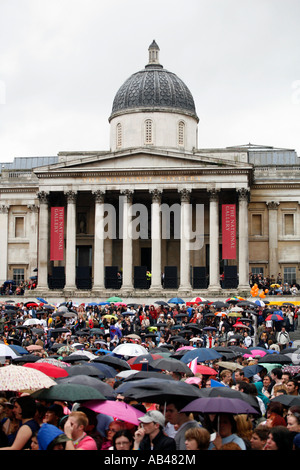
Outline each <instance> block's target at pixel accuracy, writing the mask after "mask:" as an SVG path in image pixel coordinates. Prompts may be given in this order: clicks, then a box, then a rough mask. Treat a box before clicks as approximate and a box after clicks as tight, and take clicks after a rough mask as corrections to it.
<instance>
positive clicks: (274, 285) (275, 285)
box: [270, 284, 280, 287]
mask: <svg viewBox="0 0 300 470" xmlns="http://www.w3.org/2000/svg"><path fill="white" fill-rule="evenodd" d="M270 287H280V284H271V285H270Z"/></svg>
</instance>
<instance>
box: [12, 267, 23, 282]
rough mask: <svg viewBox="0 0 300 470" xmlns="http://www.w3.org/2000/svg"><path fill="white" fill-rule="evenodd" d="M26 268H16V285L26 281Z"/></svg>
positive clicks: (14, 270) (14, 278)
mask: <svg viewBox="0 0 300 470" xmlns="http://www.w3.org/2000/svg"><path fill="white" fill-rule="evenodd" d="M24 279H25V277H24V268H14V269H13V280H14V281H16V284H17V285H18V284H20V282H22V281H24Z"/></svg>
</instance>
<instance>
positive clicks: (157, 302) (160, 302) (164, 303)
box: [154, 300, 169, 307]
mask: <svg viewBox="0 0 300 470" xmlns="http://www.w3.org/2000/svg"><path fill="white" fill-rule="evenodd" d="M154 303H155V304H157V305H165V306H166V307H169V304H168V303H167V302H165V301H164V300H157V301H156V302H154Z"/></svg>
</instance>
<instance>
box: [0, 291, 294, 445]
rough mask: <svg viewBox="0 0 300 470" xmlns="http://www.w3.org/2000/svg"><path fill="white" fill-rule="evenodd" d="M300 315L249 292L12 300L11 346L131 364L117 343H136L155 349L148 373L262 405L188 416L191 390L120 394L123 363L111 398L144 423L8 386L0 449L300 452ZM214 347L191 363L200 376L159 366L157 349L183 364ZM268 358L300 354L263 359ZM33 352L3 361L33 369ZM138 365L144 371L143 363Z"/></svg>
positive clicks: (0, 332)
mask: <svg viewBox="0 0 300 470" xmlns="http://www.w3.org/2000/svg"><path fill="white" fill-rule="evenodd" d="M41 300H43V299H41ZM298 312H299V306H298V304H297V302H294V303H291V302H286V303H283V305H281V306H280V307H279V306H278V305H277V306H276V305H275V306H272V305H269V304H268V303H265V304H264V303H262V302H258V303H255V301H254V299H251V300H245V299H240V298H230V299H227V300H226V302H219V301H218V302H217V301H216V302H210V301H197V302H196V303H193V302H186V303H183V304H173V305H170V304H168V303H166V302H164V301H157V302H155V303H153V304H152V305H145V304H142V305H139V304H134V303H131V304H130V303H127V304H125V303H123V302H113V303H111V302H110V303H108V302H103V303H102V304H100V303H96V302H91V303H89V304H80V305H78V304H76V303H74V302H72V301H68V302H65V303H63V304H61V305H51V304H48V303H46V302H45V301H43V302H42V301H40V300H39V301H37V302H26V303H23V302H18V303H16V302H2V304H1V310H0V341H1V343H2V344H5V345H8V346H11V347H12V348H13V347H14V346H15V347H16V346H17V347H19V348H23V349H24V350H26V352H28V351H30V352H31V353H32V354H31V355H34V356H36V360H41V359H43V360H46V361H47V360H49V362H51V360H53V361H59V362H60V363H61V366H62V367H65V369H66V370H68V368H69V367H72V366H71V365H70V364H87V362H92V363H94V362H95V359H97V358H107V357H118V358H121V359H122V360H124V361H127V363H128V364H131V365H132V364H133V363H132V361H131V362H130V357H129V356H128V357H127V356H119V355H117V354H115V353H114V351H115V350H116V347H117V346H119V345H122V344H127V343H133V344H136V345H139V346H142V347H143V348H144V349H145V350H146V352H147V355H148V357H147V361H146V363H147V369H146V370H144V376H143V378H146V377H147V374H148V373H149V374H150V372H152V373H155V374H160V375H161V381H163V380H166V379H168V380H172V381H174V387H175V386H176V384H177V383H179V382H185V384H187V385H188V386H189V387H191V388H192V389H193V390H197V393H199V397H204V396H206V395H201V393H200V392H203V391H211V390H213V389H218V390H219V391H220V396H223V397H224V400H226V399H227V398H230V397H231V396H232V397H235V398H236V397H237V396H243V397H248V399H249V397H251V400H252V402H251V403H252V405H254V409H255V412H253V407H252V412H251V411H250V412H246V411H245V412H244V413H234V412H231V411H230V412H214V413H208V412H200V411H193V412H189V411H185V410H184V405H187V404H188V403H189V402H190V401H191V400H188V401H187V403H185V397H184V396H182V397H178V396H177V397H175V396H174V397H172V398H170V397H168V399H166V400H165V401H164V403H162V402H161V401H160V400H159V401H158V402H157V403H156V402H155V401H153V402H150V403H148V402H147V401H145V400H138V399H135V398H134V397H133V396H130V397H128V396H126V393H121V392H120V390H122V388H120V387H121V386H122V384H124V379H125V378H126V377H127V376H126V374H122V369H119V368H118V366H117V365H115V366H113V367H114V369H115V374H113V376H109V377H105V378H102V379H101V380H102V381H103V382H105V383H106V385H108V386H111V388H112V390H113V393H114V395H113V398H111V397H110V399H113V400H115V401H122V402H125V403H127V404H129V405H130V406H131V407H134V408H135V409H136V410H138V411H139V412H140V415H139V417H138V423H136V424H132V423H131V422H126V420H125V419H124V418H123V419H118V417H117V416H109V415H106V414H103V413H99V412H96V411H94V410H92V409H90V408H88V407H87V406H85V404H84V403H70V402H68V400H66V401H57V400H55V401H47V400H46V401H45V400H39V399H36V398H34V397H33V396H31V393H30V392H28V391H26V392H25V393H15V392H7V391H2V392H1V390H0V425H1V428H0V450H8V449H9V450H23V449H29V450H77V449H78V450H79V449H80V450H102V451H105V450H129V451H130V450H139V451H146V450H148V451H149V450H152V451H166V452H169V453H173V452H177V451H182V450H189V451H197V450H285V451H287V450H300V399H299V400H298V402H297V399H298V398H299V380H300V374H299V372H300V365H298V364H300V361H299V362H297V361H296V362H293V359H292V357H291V356H290V355H287V353H290V354H292V353H293V352H295V351H297V347H293V346H294V345H293V341H292V339H291V336H292V333H293V332H294V331H295V330H297V328H298ZM272 316H273V317H272ZM275 318H276V319H275ZM204 349H205V350H214V351H218V352H219V357H218V358H215V359H208V360H201V359H198V360H196V364H195V361H192V360H191V361H190V362H189V363H188V367H189V368H190V371H191V373H189V374H187V373H186V372H182V371H176V370H175V371H172V370H168V369H167V368H165V369H163V368H161V369H156V368H155V367H151V360H154V358H155V357H157V356H158V357H164V355H165V356H167V357H169V358H173V359H175V360H178V361H181V359H182V358H183V357H184V354H186V353H187V352H189V351H195V350H197V351H198V350H204ZM252 351H253V353H252ZM265 354H266V355H271V354H272V355H274V357H276V355H277V357H278V360H279V358H280V357H281V356H283V355H285V357H286V358H289V360H287V361H284V362H282V363H276V361H271V362H270V363H263V365H260V364H262V361H261V359H263V357H264V355H265ZM72 355H75V356H74V361H73V362H71V360H70V359H71V358H72ZM155 355H156V356H155ZM160 355H161V356H160ZM84 356H85V357H84ZM150 356H151V357H150ZM296 356H297V354H296ZM199 357H200V356H199ZM23 358H25V360H26V354H24V356H23V355H22V354H20V355H19V356H18V357H17V358H12V357H5V358H2V364H1V367H7V366H8V365H11V364H16V365H17V364H18V365H22V363H24V361H23ZM203 367H207V370H204V368H203ZM132 370H133V372H134V375H135V374H136V373H138V369H135V368H134V366H132ZM139 370H140V369H139ZM127 372H128V371H127ZM0 377H1V374H0ZM149 377H151V374H150V375H149ZM99 380H100V379H99ZM224 390H225V392H226V393H225V392H224ZM236 394H238V395H236ZM240 394H242V395H240ZM197 396H198V395H197ZM283 397H284V398H285V399H283ZM293 400H294V401H293ZM293 403H296V404H293Z"/></svg>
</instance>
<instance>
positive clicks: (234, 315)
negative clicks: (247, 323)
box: [227, 310, 241, 318]
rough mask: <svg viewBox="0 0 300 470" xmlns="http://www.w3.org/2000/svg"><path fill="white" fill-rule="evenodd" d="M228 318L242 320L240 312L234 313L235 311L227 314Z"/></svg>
mask: <svg viewBox="0 0 300 470" xmlns="http://www.w3.org/2000/svg"><path fill="white" fill-rule="evenodd" d="M227 316H228V317H235V318H240V317H241V314H240V313H239V312H234V311H232V310H231V311H230V312H229V313H227Z"/></svg>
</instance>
